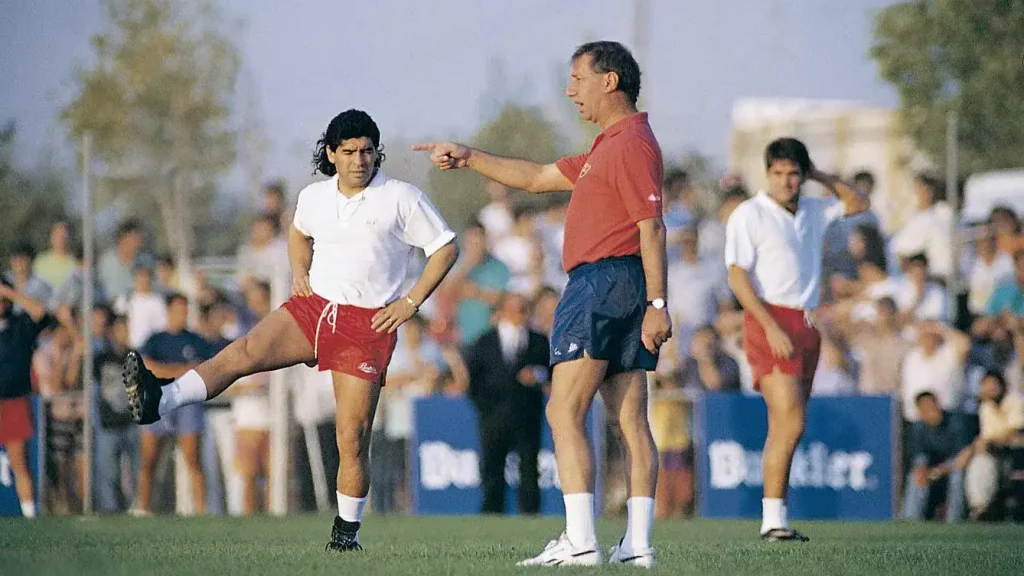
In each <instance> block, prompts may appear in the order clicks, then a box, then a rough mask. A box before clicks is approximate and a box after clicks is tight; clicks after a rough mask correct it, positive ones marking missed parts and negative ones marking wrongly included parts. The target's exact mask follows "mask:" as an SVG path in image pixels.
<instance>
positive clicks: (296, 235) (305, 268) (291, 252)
mask: <svg viewBox="0 0 1024 576" xmlns="http://www.w3.org/2000/svg"><path fill="white" fill-rule="evenodd" d="M312 261H313V239H312V238H307V237H305V236H303V235H302V233H301V232H299V231H298V230H296V229H295V227H294V226H293V227H292V228H291V229H290V230H289V231H288V263H289V264H291V267H292V276H299V275H302V276H305V275H306V274H309V265H310V263H311V262H312Z"/></svg>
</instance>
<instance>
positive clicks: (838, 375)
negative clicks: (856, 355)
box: [811, 337, 857, 396]
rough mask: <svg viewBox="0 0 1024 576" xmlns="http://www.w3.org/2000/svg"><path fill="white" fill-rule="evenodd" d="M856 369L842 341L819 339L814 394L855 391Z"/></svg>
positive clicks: (829, 394) (835, 394) (846, 393)
mask: <svg viewBox="0 0 1024 576" xmlns="http://www.w3.org/2000/svg"><path fill="white" fill-rule="evenodd" d="M855 374H856V370H855V369H854V363H853V361H852V359H851V358H850V357H849V356H848V355H847V354H846V351H845V349H844V347H843V345H842V342H839V341H837V340H834V339H832V338H828V337H825V338H822V339H821V356H820V357H819V360H818V367H817V370H816V372H815V373H814V388H813V389H812V390H811V394H813V395H814V396H848V395H852V394H856V393H857V378H856V376H855Z"/></svg>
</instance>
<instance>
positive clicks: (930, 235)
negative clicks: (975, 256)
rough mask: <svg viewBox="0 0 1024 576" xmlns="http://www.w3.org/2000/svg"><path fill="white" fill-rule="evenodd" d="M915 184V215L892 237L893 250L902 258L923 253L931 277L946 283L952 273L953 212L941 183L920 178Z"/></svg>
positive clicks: (923, 177)
mask: <svg viewBox="0 0 1024 576" xmlns="http://www.w3.org/2000/svg"><path fill="white" fill-rule="evenodd" d="M914 184H915V186H916V189H915V192H916V194H917V211H916V212H914V214H913V215H911V217H910V218H909V219H908V220H907V222H906V224H904V225H903V228H901V229H900V230H899V231H897V232H896V234H894V235H893V237H892V249H893V251H894V252H895V253H896V254H897V255H899V256H900V257H901V258H902V257H907V256H911V255H914V254H921V253H924V254H925V255H926V256H927V257H928V262H929V263H930V264H931V272H932V274H933V275H934V276H936V277H938V278H941V279H943V280H947V279H949V275H950V274H951V273H952V272H953V238H952V228H951V227H952V224H953V211H952V209H951V208H950V207H949V204H948V203H946V201H945V200H946V198H945V191H944V190H943V189H942V183H941V182H939V181H938V180H936V179H934V178H932V177H930V176H926V175H924V174H920V175H918V176H917V179H916V180H915V182H914Z"/></svg>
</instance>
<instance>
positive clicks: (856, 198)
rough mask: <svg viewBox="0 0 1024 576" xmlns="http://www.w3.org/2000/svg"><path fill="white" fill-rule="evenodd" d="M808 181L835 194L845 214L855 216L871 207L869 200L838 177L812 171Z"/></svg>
mask: <svg viewBox="0 0 1024 576" xmlns="http://www.w3.org/2000/svg"><path fill="white" fill-rule="evenodd" d="M808 178H809V179H810V180H814V181H815V182H817V183H819V184H821V185H822V186H824V187H825V188H828V190H829V192H831V193H832V194H835V196H836V197H837V198H839V200H840V201H842V203H843V204H844V205H845V206H846V214H847V215H850V214H857V213H859V212H864V211H865V210H867V209H868V208H870V207H871V199H870V198H868V197H867V195H866V194H862V193H861V192H860V191H859V190H857V189H856V188H854V187H853V186H851V185H850V184H847V183H846V182H844V181H843V180H842V179H840V178H839V177H838V176H835V175H833V174H826V173H825V172H822V171H820V170H814V171H812V172H811V173H810V174H809V175H808Z"/></svg>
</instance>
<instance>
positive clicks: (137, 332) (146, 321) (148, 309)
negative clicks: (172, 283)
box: [114, 268, 167, 348]
mask: <svg viewBox="0 0 1024 576" xmlns="http://www.w3.org/2000/svg"><path fill="white" fill-rule="evenodd" d="M114 311H115V312H117V313H118V314H120V315H122V316H126V317H127V318H128V344H129V346H131V347H132V348H141V347H142V345H143V344H145V343H146V340H149V337H150V336H152V335H153V334H156V333H157V332H159V331H161V330H163V329H164V328H166V327H167V298H166V297H165V296H163V295H161V294H158V293H157V292H155V291H153V272H152V270H150V269H148V268H136V269H135V274H134V275H133V279H132V290H131V291H129V292H127V293H125V294H122V295H120V296H118V297H117V300H115V301H114Z"/></svg>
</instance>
